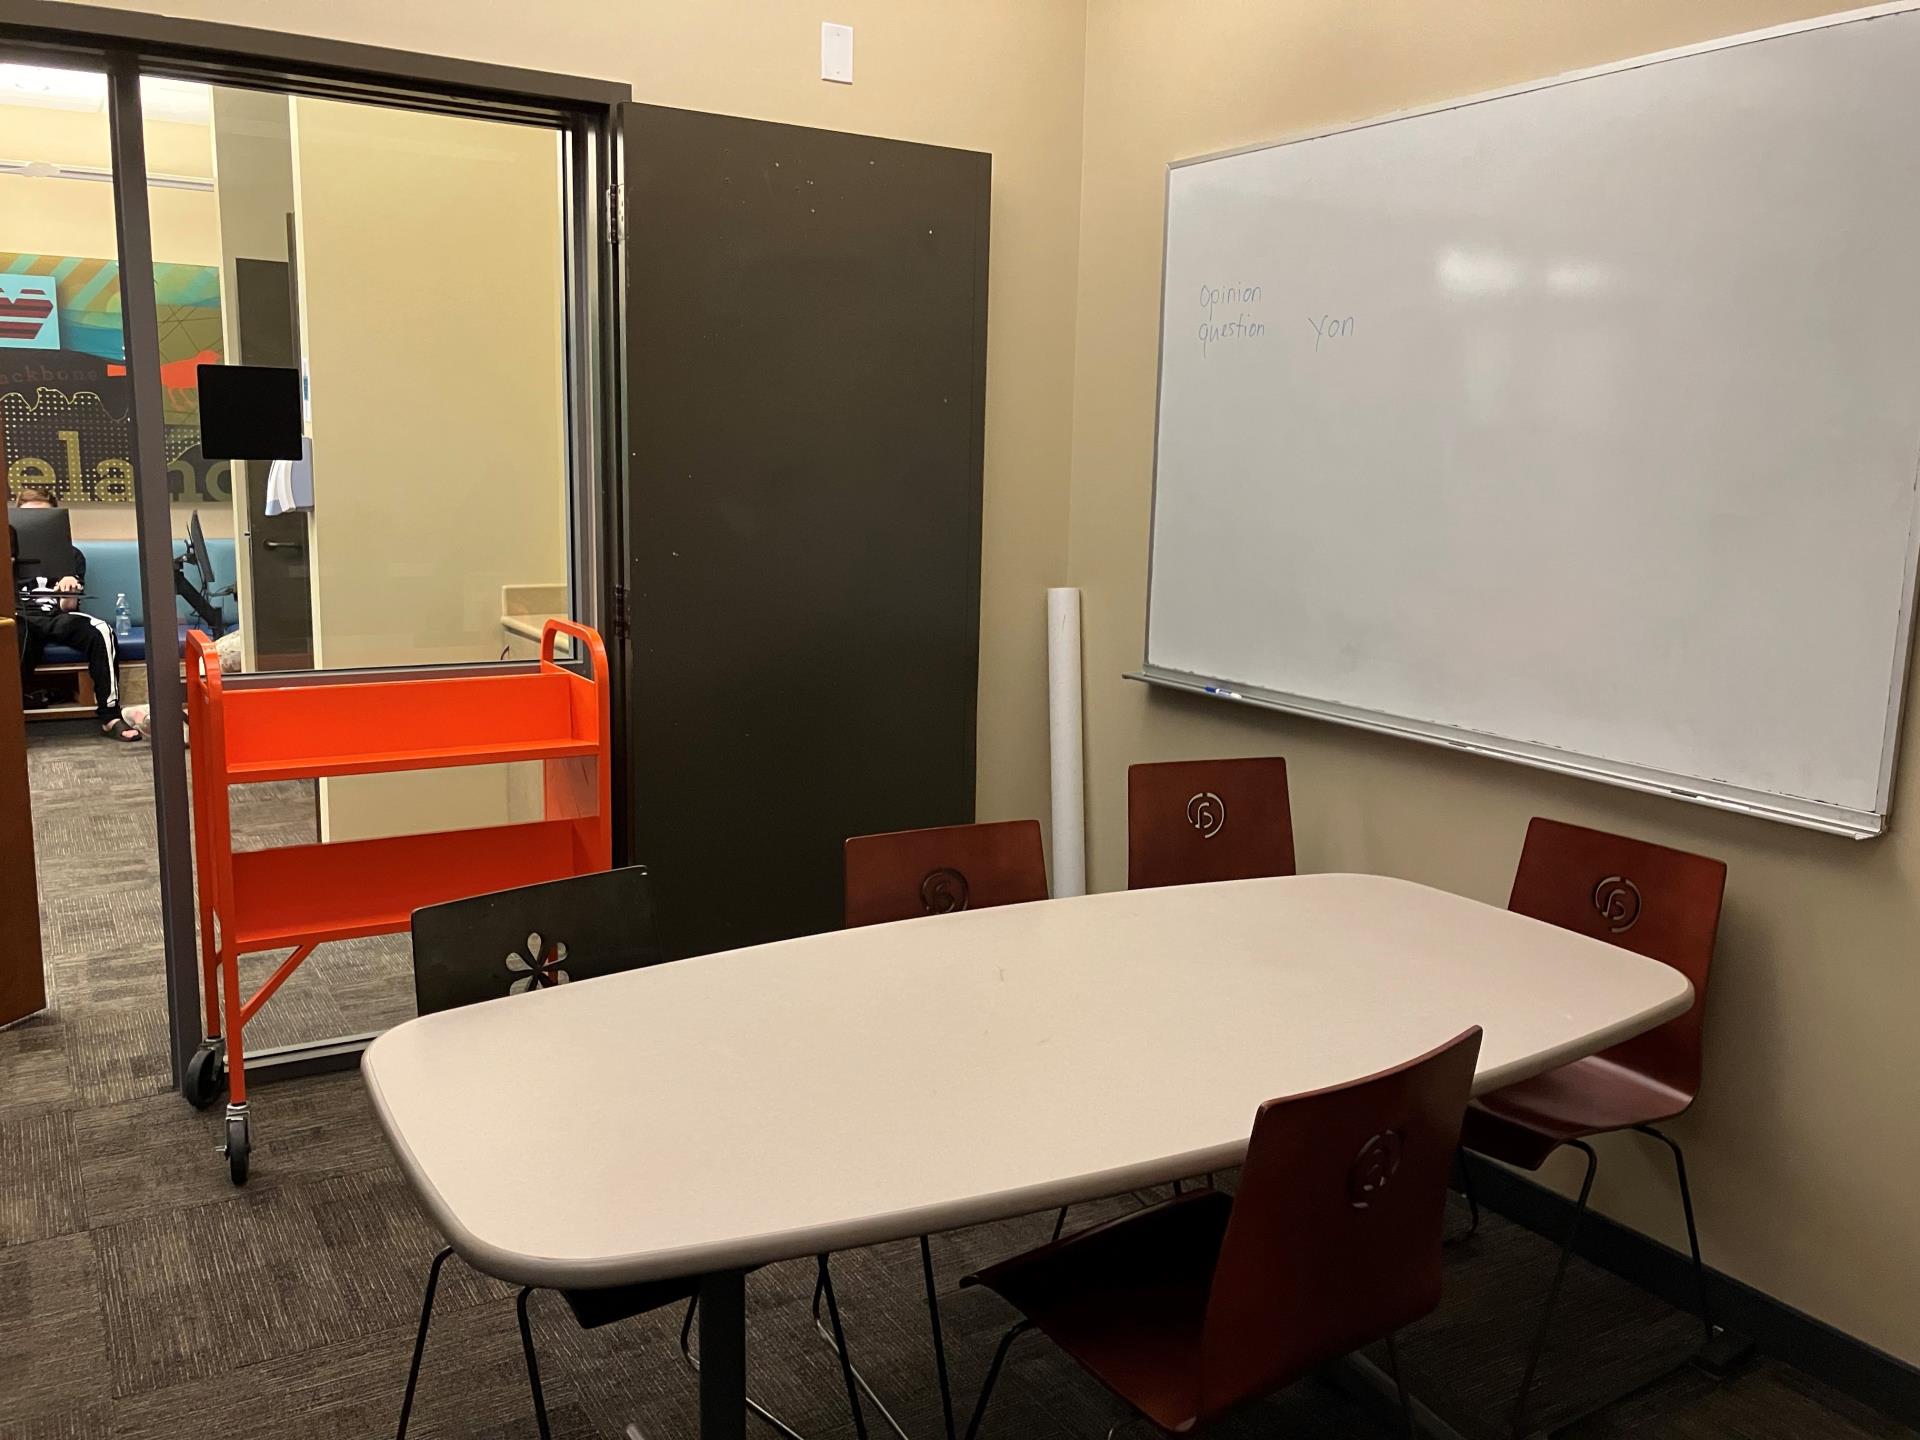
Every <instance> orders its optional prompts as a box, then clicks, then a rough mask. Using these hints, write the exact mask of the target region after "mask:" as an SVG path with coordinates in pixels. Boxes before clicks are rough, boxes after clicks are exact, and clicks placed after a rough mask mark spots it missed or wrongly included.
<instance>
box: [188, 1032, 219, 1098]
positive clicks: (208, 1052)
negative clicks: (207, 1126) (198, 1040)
mask: <svg viewBox="0 0 1920 1440" xmlns="http://www.w3.org/2000/svg"><path fill="white" fill-rule="evenodd" d="M225 1078H226V1077H225V1076H224V1075H222V1074H221V1070H220V1050H219V1047H217V1046H214V1045H202V1046H201V1047H200V1048H199V1049H198V1050H196V1051H194V1052H193V1058H192V1059H191V1060H189V1061H187V1080H186V1084H185V1086H183V1087H182V1089H183V1093H184V1094H185V1095H186V1097H187V1103H188V1104H189V1105H191V1106H193V1108H194V1109H196V1110H204V1109H206V1108H207V1107H208V1106H209V1105H211V1104H212V1103H213V1102H214V1101H215V1100H217V1099H218V1098H219V1096H220V1087H221V1082H222V1081H223V1080H224V1079H225Z"/></svg>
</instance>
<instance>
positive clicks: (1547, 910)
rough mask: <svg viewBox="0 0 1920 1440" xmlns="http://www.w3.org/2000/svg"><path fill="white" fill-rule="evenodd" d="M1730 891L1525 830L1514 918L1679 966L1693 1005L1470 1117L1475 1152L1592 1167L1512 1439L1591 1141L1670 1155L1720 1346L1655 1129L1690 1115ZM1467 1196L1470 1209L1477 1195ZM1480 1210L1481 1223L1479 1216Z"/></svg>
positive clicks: (1579, 833) (1527, 1164)
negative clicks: (1645, 1141) (1561, 1155)
mask: <svg viewBox="0 0 1920 1440" xmlns="http://www.w3.org/2000/svg"><path fill="white" fill-rule="evenodd" d="M1726 881H1727V867H1726V865H1725V864H1724V863H1722V862H1721V861H1718V860H1710V859H1708V858H1707V857H1706V856H1704V855H1692V854H1689V853H1687V852H1686V851H1684V850H1670V849H1668V848H1667V847H1665V846H1663V845H1650V844H1648V843H1647V842H1645V841H1643V840H1631V839H1628V838H1627V837H1626V836H1623V835H1610V834H1608V833H1607V832H1606V831H1604V830H1588V829H1585V828H1583V827H1581V826H1578V825H1566V824H1562V823H1561V822H1560V821H1558V820H1546V819H1541V818H1538V817H1536V818H1535V819H1534V821H1533V823H1532V824H1531V825H1529V826H1528V827H1527V840H1526V844H1525V846H1524V847H1523V848H1522V849H1521V852H1520V867H1519V869H1518V870H1517V871H1516V872H1515V874H1514V877H1513V893H1512V896H1511V897H1510V898H1509V899H1508V901H1507V908H1508V909H1509V910H1513V911H1517V912H1518V913H1519V914H1522V915H1531V916H1532V917H1533V918H1534V919H1536V920H1544V921H1546V922H1547V923H1548V924H1550V925H1558V926H1560V927H1561V928H1562V929H1565V930H1574V931H1578V932H1579V933H1580V934H1582V935H1591V936H1592V937H1593V938H1594V939H1596V940H1604V941H1606V942H1607V943H1608V944H1610V945H1618V946H1620V947H1621V948H1622V949H1626V950H1632V951H1634V952H1635V953H1636V954H1640V955H1645V956H1647V957H1648V958H1649V959H1653V960H1658V961H1660V962H1661V963H1662V964H1663V965H1670V966H1672V967H1673V968H1674V969H1675V970H1678V971H1679V972H1680V973H1681V974H1683V975H1685V976H1686V977H1687V979H1688V980H1689V981H1691V982H1692V984H1693V1005H1692V1007H1691V1008H1690V1009H1688V1011H1687V1012H1686V1013H1685V1014H1684V1015H1681V1016H1679V1017H1677V1018H1676V1019H1673V1020H1669V1021H1668V1022H1667V1023H1666V1024H1664V1025H1661V1026H1658V1027H1657V1028H1655V1029H1653V1030H1649V1031H1647V1032H1646V1033H1645V1034H1643V1035H1637V1036H1635V1037H1634V1038H1633V1039H1631V1040H1627V1041H1625V1042H1623V1043H1621V1044H1619V1045H1616V1046H1614V1047H1613V1048H1612V1049H1611V1050H1603V1051H1602V1052H1601V1053H1599V1054H1598V1055H1590V1056H1588V1057H1586V1058H1585V1059H1582V1060H1576V1061H1574V1062H1573V1063H1572V1064H1570V1065H1562V1066H1561V1067H1560V1068H1559V1069H1557V1070H1550V1071H1548V1072H1547V1073H1546V1074H1544V1075H1539V1076H1535V1077H1534V1078H1533V1079H1531V1080H1522V1081H1521V1082H1520V1083H1519V1084H1517V1085H1509V1086H1507V1087H1506V1089H1504V1090H1496V1091H1494V1092H1493V1093H1492V1094H1491V1095H1484V1096H1482V1097H1481V1098H1480V1099H1478V1100H1476V1101H1475V1102H1474V1103H1473V1104H1472V1105H1471V1106H1470V1107H1469V1108H1468V1110H1467V1120H1466V1125H1465V1127H1464V1129H1463V1131H1462V1136H1461V1141H1462V1144H1463V1145H1464V1146H1465V1147H1466V1148H1467V1149H1469V1150H1473V1151H1476V1152H1478V1153H1479V1154H1482V1155H1490V1156H1492V1157H1493V1158H1494V1159H1496V1160H1504V1161H1506V1162H1507V1163H1508V1164H1509V1165H1517V1166H1519V1167H1520V1168H1522V1169H1524V1170H1538V1169H1539V1168H1540V1166H1541V1164H1542V1163H1543V1162H1545V1160H1546V1158H1547V1157H1548V1156H1549V1155H1551V1154H1552V1153H1553V1152H1554V1151H1555V1150H1557V1149H1559V1148H1560V1147H1561V1146H1562V1145H1569V1146H1572V1147H1573V1148H1574V1149H1576V1150H1578V1151H1580V1152H1581V1153H1582V1154H1583V1155H1585V1156H1586V1158H1587V1168H1586V1175H1585V1177H1584V1178H1583V1179H1582V1181H1581V1183H1580V1196H1579V1199H1578V1200H1577V1201H1576V1202H1575V1206H1574V1214H1573V1223H1572V1225H1570V1226H1569V1227H1568V1232H1567V1239H1566V1244H1565V1245H1564V1246H1563V1247H1562V1248H1561V1251H1560V1263H1559V1266H1558V1268H1557V1269H1555V1271H1554V1275H1553V1282H1552V1284H1551V1285H1550V1286H1549V1287H1548V1290H1547V1303H1546V1307H1545V1309H1544V1310H1543V1311H1542V1312H1541V1315H1540V1325H1539V1330H1538V1332H1537V1334H1536V1336H1535V1339H1534V1343H1533V1349H1532V1350H1531V1352H1530V1353H1529V1354H1528V1357H1527V1366H1526V1372H1525V1376H1524V1378H1523V1379H1522V1380H1521V1382H1520V1395H1519V1398H1518V1400H1517V1401H1516V1402H1515V1404H1514V1415H1513V1422H1514V1423H1513V1431H1514V1434H1515V1435H1520V1434H1523V1433H1525V1432H1524V1427H1525V1424H1526V1418H1527V1400H1528V1396H1529V1393H1530V1392H1531V1391H1532V1388H1533V1375H1534V1370H1535V1368H1536V1367H1537V1366H1538V1364H1539V1362H1540V1352H1541V1349H1542V1347H1543V1346H1544V1345H1545V1344H1546V1338H1547V1327H1548V1323H1549V1322H1550V1321H1551V1319H1552V1317H1553V1306H1554V1302H1555V1300H1557V1299H1558V1298H1559V1294H1560V1282H1561V1280H1562V1279H1563V1278H1564V1277H1565V1275H1566V1271H1567V1258H1568V1256H1569V1255H1570V1254H1571V1253H1572V1251H1573V1244H1574V1240H1575V1239H1576V1238H1577V1236H1578V1234H1579V1228H1580V1221H1581V1217H1582V1216H1584V1215H1585V1213H1586V1208H1587V1196H1588V1194H1589V1193H1590V1192H1591V1191H1592V1189H1593V1172H1594V1170H1595V1168H1596V1166H1597V1164H1598V1157H1597V1156H1596V1155H1595V1154H1594V1151H1593V1147H1592V1146H1591V1145H1588V1144H1587V1143H1586V1142H1587V1139H1588V1138H1589V1137H1591V1136H1594V1135H1601V1134H1605V1133H1607V1132H1609V1131H1613V1130H1637V1131H1639V1132H1640V1133H1641V1134H1642V1135H1648V1136H1651V1137H1652V1138H1653V1139H1655V1140H1658V1141H1659V1142H1660V1143H1661V1144H1663V1145H1665V1146H1666V1147H1667V1150H1668V1151H1669V1152H1670V1153H1671V1154H1672V1156H1673V1167H1674V1173H1675V1174H1676V1175H1677V1176H1678V1178H1679V1184H1680V1205H1681V1208H1682V1210H1683V1211H1684V1212H1685V1214H1686V1221H1687V1244H1688V1246H1689V1248H1690V1249H1691V1251H1692V1255H1693V1273H1694V1280H1695V1284H1696V1287H1697V1289H1698V1293H1699V1303H1700V1321H1701V1324H1702V1325H1704V1326H1705V1327H1706V1333H1707V1338H1708V1339H1709V1340H1711V1339H1712V1338H1713V1335H1714V1326H1713V1318H1712V1313H1711V1311H1710V1310H1709V1309H1708V1306H1707V1290H1706V1272H1705V1270H1704V1268H1703V1267H1702V1265H1701V1263H1700V1236H1699V1233H1698V1231H1696V1230H1695V1228H1694V1223H1693V1195H1692V1192H1691V1191H1689V1189H1688V1188H1687V1163H1686V1157H1685V1156H1684V1155H1682V1154H1681V1151H1680V1146H1679V1144H1678V1143H1677V1142H1676V1141H1674V1140H1673V1139H1672V1138H1671V1137H1669V1136H1668V1135H1666V1134H1664V1133H1662V1132H1661V1131H1659V1130H1657V1129H1655V1128H1654V1126H1655V1124H1656V1123H1657V1122H1659V1121H1662V1120H1670V1119H1672V1118H1673V1117H1674V1116H1676V1115H1679V1114H1681V1113H1682V1112H1683V1111H1685V1110H1686V1109H1687V1107H1688V1106H1690V1105H1691V1104H1693V1097H1694V1095H1695V1094H1696V1093H1697V1092H1698V1090H1699V1089H1700V1031H1701V1023H1702V1021H1703V1020H1704V1019H1705V1017H1706V1008H1707V971H1708V967H1709V966H1710V965H1711V963H1712V961H1713V943H1714V936H1715V934H1716V932H1717V931H1718V929H1719V926H1720V899H1721V894H1722V892H1723V891H1724V890H1725V888H1726ZM1463 1173H1464V1167H1463ZM1468 1198H1469V1199H1470V1200H1471V1198H1472V1192H1471V1190H1470V1189H1469V1191H1468ZM1474 1211H1475V1214H1474V1219H1475V1223H1476V1224H1478V1220H1479V1214H1478V1206H1477V1205H1475V1207H1474Z"/></svg>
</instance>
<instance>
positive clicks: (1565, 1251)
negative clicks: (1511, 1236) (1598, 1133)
mask: <svg viewBox="0 0 1920 1440" xmlns="http://www.w3.org/2000/svg"><path fill="white" fill-rule="evenodd" d="M1567 1143H1568V1144H1569V1145H1571V1146H1573V1148H1574V1149H1576V1150H1578V1151H1580V1152H1581V1153H1582V1154H1584V1155H1585V1156H1586V1157H1587V1173H1586V1177H1585V1178H1584V1179H1583V1180H1582V1181H1581V1182H1580V1198H1579V1199H1578V1200H1576V1201H1575V1202H1574V1206H1573V1223H1572V1224H1571V1225H1569V1226H1568V1227H1567V1239H1566V1243H1565V1244H1564V1245H1562V1246H1561V1247H1560V1263H1559V1264H1558V1265H1557V1266H1555V1267H1554V1271H1553V1283H1552V1284H1551V1285H1549V1286H1548V1287H1547V1303H1546V1306H1545V1308H1543V1309H1542V1310H1541V1312H1540V1328H1539V1331H1538V1332H1537V1333H1536V1334H1535V1335H1534V1337H1533V1349H1532V1350H1531V1351H1529V1352H1528V1354H1527V1370H1526V1374H1525V1375H1524V1376H1523V1377H1522V1378H1521V1381H1520V1397H1519V1399H1518V1400H1516V1401H1515V1402H1514V1406H1513V1434H1514V1440H1520V1437H1522V1436H1524V1435H1525V1434H1526V1433H1527V1430H1526V1422H1527V1397H1528V1394H1529V1393H1530V1392H1531V1391H1532V1389H1533V1372H1534V1371H1535V1370H1536V1369H1538V1368H1539V1365H1540V1352H1541V1351H1543V1350H1544V1349H1546V1346H1547V1328H1548V1326H1549V1325H1551V1324H1552V1322H1553V1306H1554V1302H1555V1301H1557V1300H1558V1299H1559V1298H1560V1282H1561V1281H1563V1280H1565V1279H1566V1278H1567V1261H1568V1260H1570V1259H1572V1258H1573V1245H1574V1241H1575V1240H1577V1239H1578V1238H1579V1235H1580V1221H1581V1219H1582V1218H1583V1217H1584V1216H1585V1215H1586V1213H1587V1196H1588V1195H1589V1194H1590V1193H1592V1190H1593V1172H1594V1170H1595V1169H1596V1168H1597V1167H1598V1166H1599V1164H1600V1157H1599V1156H1598V1155H1595V1154H1594V1153H1593V1147H1592V1146H1591V1145H1589V1144H1587V1143H1586V1141H1584V1140H1569V1141H1568V1142H1567Z"/></svg>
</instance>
